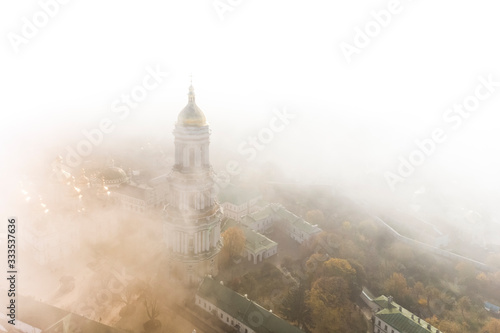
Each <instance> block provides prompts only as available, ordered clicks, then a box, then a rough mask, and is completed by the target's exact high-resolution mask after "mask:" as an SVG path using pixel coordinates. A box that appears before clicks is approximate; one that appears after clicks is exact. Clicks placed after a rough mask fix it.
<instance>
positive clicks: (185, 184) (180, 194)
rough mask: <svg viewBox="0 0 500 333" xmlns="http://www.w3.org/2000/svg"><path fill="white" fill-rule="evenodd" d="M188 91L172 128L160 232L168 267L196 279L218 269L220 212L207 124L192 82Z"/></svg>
mask: <svg viewBox="0 0 500 333" xmlns="http://www.w3.org/2000/svg"><path fill="white" fill-rule="evenodd" d="M188 97H189V99H188V104H187V105H186V107H185V108H184V109H183V110H182V111H181V112H180V114H179V116H178V118H177V123H176V125H175V129H174V132H173V133H174V137H175V141H174V144H175V164H174V166H173V168H172V172H171V174H170V175H169V179H168V181H169V195H168V204H167V205H166V206H165V209H164V232H165V243H166V247H167V254H168V259H169V267H168V271H169V272H170V274H171V275H172V277H177V278H179V279H181V280H183V281H184V282H187V283H197V282H198V281H200V280H201V279H202V278H203V277H204V276H205V275H207V274H210V275H217V265H218V263H217V254H218V253H219V251H220V248H221V241H220V232H221V230H220V229H221V220H222V212H221V208H220V206H219V204H218V202H217V200H216V192H215V181H214V174H213V170H212V167H211V165H210V159H209V143H210V128H209V126H208V123H207V121H206V118H205V115H204V114H203V112H202V111H201V110H200V108H199V107H198V106H197V105H196V103H195V95H194V89H193V87H192V86H191V87H190V88H189V94H188Z"/></svg>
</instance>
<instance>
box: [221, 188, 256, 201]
mask: <svg viewBox="0 0 500 333" xmlns="http://www.w3.org/2000/svg"><path fill="white" fill-rule="evenodd" d="M258 197H260V193H259V191H258V190H257V189H254V188H241V187H236V186H234V185H232V184H229V185H228V186H227V187H226V188H224V189H222V190H221V191H220V193H219V202H220V203H224V202H229V203H232V204H233V205H238V206H239V205H242V204H244V203H247V202H248V201H250V200H252V199H256V198H258Z"/></svg>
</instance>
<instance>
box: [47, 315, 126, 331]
mask: <svg viewBox="0 0 500 333" xmlns="http://www.w3.org/2000/svg"><path fill="white" fill-rule="evenodd" d="M43 332H44V333H60V332H82V333H124V332H125V331H124V330H121V329H118V328H114V327H111V326H107V325H104V324H101V323H99V322H96V321H93V320H90V319H88V318H85V317H82V316H79V315H76V314H74V313H70V314H68V315H67V316H66V317H64V318H63V319H61V320H60V321H58V322H57V323H55V324H54V325H52V326H51V327H49V328H47V329H46V330H44V331H43Z"/></svg>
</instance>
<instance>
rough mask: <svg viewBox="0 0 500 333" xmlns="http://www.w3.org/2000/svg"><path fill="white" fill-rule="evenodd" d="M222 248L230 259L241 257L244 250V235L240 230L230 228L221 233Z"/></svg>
mask: <svg viewBox="0 0 500 333" xmlns="http://www.w3.org/2000/svg"><path fill="white" fill-rule="evenodd" d="M222 239H223V242H224V246H223V247H222V249H223V250H224V251H226V252H227V253H228V254H229V257H230V258H231V259H233V258H235V257H237V256H239V255H241V252H243V250H244V249H245V241H246V239H245V234H244V233H243V231H242V230H241V229H240V228H237V227H230V228H228V229H227V230H226V231H224V232H223V233H222Z"/></svg>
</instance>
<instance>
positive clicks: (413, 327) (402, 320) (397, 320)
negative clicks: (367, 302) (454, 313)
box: [373, 295, 437, 333]
mask: <svg viewBox="0 0 500 333" xmlns="http://www.w3.org/2000/svg"><path fill="white" fill-rule="evenodd" d="M373 302H374V303H375V304H377V305H378V306H380V307H381V308H382V310H380V311H378V312H377V313H376V314H375V316H376V317H377V318H379V319H381V320H383V321H384V322H385V323H387V325H390V326H391V327H393V328H394V329H396V330H398V331H399V332H401V333H429V332H434V333H435V332H437V328H435V327H434V326H432V325H431V326H430V329H428V328H427V326H428V325H429V323H427V322H426V321H425V320H423V319H420V323H419V318H418V317H417V316H416V315H414V314H413V313H411V312H410V311H408V310H406V309H405V308H403V307H401V306H400V305H399V304H397V303H395V302H393V301H392V302H391V303H389V300H388V298H387V297H386V296H384V295H382V296H379V297H377V298H375V299H373ZM412 316H413V318H412Z"/></svg>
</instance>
